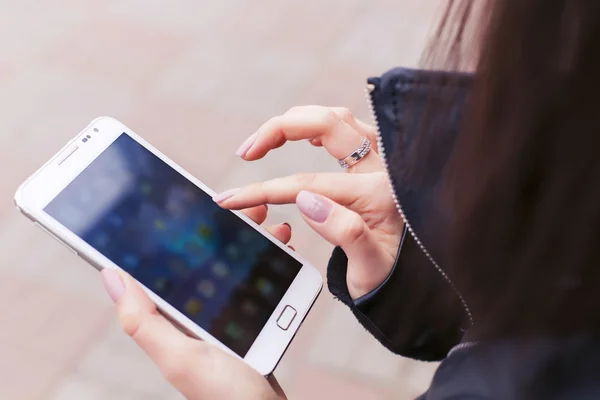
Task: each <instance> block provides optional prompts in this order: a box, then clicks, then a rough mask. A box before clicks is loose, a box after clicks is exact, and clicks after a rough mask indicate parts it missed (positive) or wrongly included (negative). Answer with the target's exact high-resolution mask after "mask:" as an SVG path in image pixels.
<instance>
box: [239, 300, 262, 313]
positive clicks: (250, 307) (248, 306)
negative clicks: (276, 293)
mask: <svg viewBox="0 0 600 400" xmlns="http://www.w3.org/2000/svg"><path fill="white" fill-rule="evenodd" d="M242 311H243V312H244V314H246V315H248V316H249V317H253V316H255V315H256V314H257V313H258V306H257V305H256V304H255V303H253V302H251V301H250V300H246V301H244V303H243V304H242Z"/></svg>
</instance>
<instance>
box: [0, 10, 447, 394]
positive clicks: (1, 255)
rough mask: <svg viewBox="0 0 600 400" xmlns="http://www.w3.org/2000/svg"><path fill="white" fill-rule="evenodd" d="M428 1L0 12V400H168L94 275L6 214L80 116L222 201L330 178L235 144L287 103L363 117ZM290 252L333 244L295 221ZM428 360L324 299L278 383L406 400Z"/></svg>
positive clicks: (413, 49) (321, 255) (323, 257)
mask: <svg viewBox="0 0 600 400" xmlns="http://www.w3.org/2000/svg"><path fill="white" fill-rule="evenodd" d="M443 5H444V2H443V1H441V0H419V1H414V0H379V1H365V0H326V1H323V0H320V1H317V0H312V1H280V0H279V1H276V0H254V1H244V0H218V1H210V2H209V1H198V0H169V1H167V0H86V1H81V0H55V1H43V0H18V1H17V0H0V171H1V172H0V321H1V322H0V399H2V400H4V399H7V400H13V399H16V400H20V399H54V400H75V399H76V400H81V399H85V400H94V399H114V400H118V399H167V400H170V399H179V398H181V396H180V395H179V394H178V393H177V392H176V391H175V390H174V389H173V388H171V387H170V386H169V384H168V383H166V382H165V380H164V379H163V378H162V377H161V376H160V374H159V372H158V370H157V368H156V367H155V366H154V365H153V364H152V363H151V362H150V360H149V359H148V358H147V357H146V356H145V355H144V354H143V353H141V351H140V350H138V349H137V348H136V347H135V345H134V344H133V343H132V342H131V341H130V340H129V338H127V337H126V336H125V335H124V334H123V333H121V331H120V330H119V327H118V325H117V322H116V316H115V312H114V308H113V306H112V304H111V301H110V300H109V298H108V296H107V295H106V294H105V293H104V291H103V289H102V285H101V282H100V279H99V275H98V274H97V272H96V271H95V270H94V269H93V268H91V267H89V266H88V265H86V264H85V263H84V262H83V261H81V260H79V259H78V258H76V257H75V256H73V255H71V254H70V253H69V252H68V251H66V250H65V249H64V248H63V247H61V246H59V245H57V244H56V243H55V242H54V241H53V240H52V239H51V238H50V237H49V236H47V235H45V234H44V233H42V232H41V231H39V230H38V229H37V228H35V227H34V225H33V224H32V223H31V222H29V221H28V220H26V219H25V218H23V217H22V216H20V215H19V214H18V213H17V212H16V210H15V208H14V206H13V201H12V197H13V194H14V191H15V189H16V188H17V186H18V185H19V184H20V183H21V182H22V181H23V180H25V179H26V178H27V177H28V176H29V175H30V174H31V173H33V172H34V171H35V170H36V169H37V168H39V167H40V166H41V165H42V164H43V163H44V162H45V161H46V160H47V159H48V158H49V157H50V156H52V155H53V154H54V153H55V152H56V151H57V150H58V149H60V148H61V147H62V146H63V145H64V144H65V143H66V142H67V140H68V139H70V138H71V137H72V136H74V135H75V134H77V133H78V132H79V131H80V130H81V129H82V128H84V127H85V126H86V124H87V123H88V122H90V121H91V120H92V119H93V118H95V117H98V116H101V115H109V116H112V117H115V118H117V119H119V120H121V121H123V122H124V123H125V124H127V125H128V126H129V127H130V128H132V129H133V130H134V131H135V132H136V133H138V134H140V135H141V136H143V137H144V138H146V139H147V140H149V141H150V142H151V143H153V144H154V145H155V146H156V147H158V148H159V149H160V150H162V151H163V152H165V153H166V154H167V155H168V156H170V157H171V158H172V159H174V160H175V161H176V162H178V163H180V164H181V165H182V166H183V167H184V168H186V169H187V170H188V171H190V172H191V173H192V174H194V175H195V176H196V177H198V178H199V179H200V180H202V181H204V182H205V183H207V184H208V185H209V186H211V187H213V188H214V189H215V190H217V191H220V190H224V189H227V188H230V187H236V186H239V185H243V184H246V183H250V182H253V181H257V180H263V179H267V178H272V177H276V176H280V175H286V174H292V173H295V172H301V171H338V168H339V167H338V166H337V163H336V162H335V160H332V159H331V158H330V157H329V156H328V155H327V153H326V152H325V151H324V150H322V149H317V148H312V147H311V146H310V145H308V144H307V143H290V144H287V145H286V146H284V147H283V148H282V149H280V150H277V151H275V152H273V153H272V154H269V155H268V156H267V157H266V158H265V159H264V160H261V161H258V162H254V163H252V164H248V163H245V162H243V161H241V160H240V159H238V158H237V157H236V156H235V155H234V152H235V150H236V149H237V147H238V145H239V144H240V143H241V142H242V141H243V140H244V139H245V138H246V137H247V136H249V135H250V134H251V133H253V132H254V131H255V130H256V129H257V128H258V127H259V126H260V125H261V123H262V122H264V121H266V120H267V119H268V118H270V117H272V116H274V115H277V114H280V113H283V112H285V111H286V110H287V109H288V108H289V107H291V106H293V105H302V104H323V105H330V106H346V107H348V108H350V109H351V110H352V111H353V113H354V114H355V115H356V116H358V117H360V118H364V120H366V121H370V117H369V113H368V108H367V103H366V100H365V95H364V87H365V80H366V78H367V77H368V76H372V75H378V74H381V73H382V72H384V71H385V70H387V69H389V68H391V67H393V66H398V65H404V66H415V65H416V63H417V61H418V59H419V55H420V52H421V50H422V49H423V47H424V45H425V41H426V38H427V34H428V33H429V32H430V27H431V23H432V21H433V19H434V18H435V16H436V15H437V13H438V12H439V10H438V8H439V7H441V6H443ZM270 210H271V212H270V216H269V221H271V222H283V221H288V222H289V223H290V224H291V225H292V227H293V230H294V237H293V239H292V244H293V245H294V246H295V248H296V249H297V251H298V252H299V253H301V254H302V255H303V256H304V257H306V258H307V259H308V260H310V261H311V262H312V263H313V264H314V265H315V266H317V267H318V268H319V269H320V270H321V271H323V272H324V271H325V267H326V263H327V260H328V257H329V253H330V251H331V247H330V246H329V245H328V244H327V243H326V242H324V241H323V240H322V239H321V238H320V237H319V236H317V235H316V234H314V233H313V232H312V231H311V230H310V229H309V228H308V227H307V226H306V225H305V224H304V223H303V221H302V220H301V218H300V217H299V215H298V213H297V212H296V210H295V208H294V207H271V209H270ZM435 368H436V365H435V364H425V363H417V362H413V361H409V360H406V359H403V358H400V357H396V356H394V355H392V354H390V353H388V352H387V351H386V350H385V349H384V348H383V347H382V346H381V345H380V344H379V343H378V342H376V341H375V340H374V339H372V338H371V337H370V336H369V335H368V334H366V333H365V331H364V330H363V329H362V328H361V327H360V326H359V325H358V323H357V322H355V320H354V318H353V317H352V316H351V315H350V313H349V312H348V311H347V309H346V308H345V307H343V306H341V305H340V304H339V303H338V302H337V301H335V300H334V299H333V298H332V296H331V294H330V293H329V292H328V291H327V290H324V291H323V293H322V295H321V297H320V299H319V300H318V303H317V305H316V306H315V307H314V308H313V312H312V313H311V314H310V315H309V316H308V318H307V320H306V322H305V324H304V325H303V328H302V329H301V331H300V332H299V334H298V336H297V339H296V340H295V341H294V342H293V343H292V345H291V347H290V349H289V351H288V352H287V353H286V355H285V357H284V359H283V361H282V362H281V364H280V366H279V367H278V369H277V371H276V376H277V377H278V379H279V380H280V383H281V385H282V386H283V387H284V389H285V390H286V392H287V394H288V397H289V398H290V399H347V400H353V399H361V400H380V399H381V400H386V399H411V398H414V397H415V396H416V395H418V394H420V393H421V392H422V391H423V390H424V389H425V388H426V387H427V385H428V383H429V380H430V379H431V375H432V373H433V371H434V370H435Z"/></svg>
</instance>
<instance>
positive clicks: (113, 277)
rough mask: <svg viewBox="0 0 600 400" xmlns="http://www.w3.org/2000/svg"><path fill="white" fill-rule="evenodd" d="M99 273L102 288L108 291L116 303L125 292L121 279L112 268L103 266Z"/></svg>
mask: <svg viewBox="0 0 600 400" xmlns="http://www.w3.org/2000/svg"><path fill="white" fill-rule="evenodd" d="M100 274H101V275H102V283H104V288H105V289H106V291H107V292H108V295H109V296H110V298H111V299H112V300H113V301H114V302H115V303H116V302H117V301H118V300H119V299H120V298H121V297H123V295H124V294H125V285H124V284H123V280H122V279H121V277H120V276H119V274H118V273H117V271H115V270H114V269H110V268H105V269H103V270H102V272H101V273H100Z"/></svg>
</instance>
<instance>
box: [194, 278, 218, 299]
mask: <svg viewBox="0 0 600 400" xmlns="http://www.w3.org/2000/svg"><path fill="white" fill-rule="evenodd" d="M196 289H198V293H200V294H201V295H202V296H204V297H206V298H207V299H210V298H212V297H214V295H215V293H216V292H217V288H216V287H215V285H214V284H213V283H212V282H211V281H207V280H203V281H200V283H199V284H198V286H197V287H196Z"/></svg>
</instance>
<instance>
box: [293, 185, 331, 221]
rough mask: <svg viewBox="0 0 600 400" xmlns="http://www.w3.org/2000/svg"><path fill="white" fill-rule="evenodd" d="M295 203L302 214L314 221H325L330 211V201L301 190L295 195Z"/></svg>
mask: <svg viewBox="0 0 600 400" xmlns="http://www.w3.org/2000/svg"><path fill="white" fill-rule="evenodd" d="M296 205H297V206H298V208H299V209H300V212H302V214H304V215H306V216H307V217H308V218H310V219H312V220H313V221H315V222H319V223H321V222H325V220H326V219H327V217H328V216H329V213H330V212H331V203H330V202H329V201H327V200H326V199H325V198H324V197H323V196H319V195H317V194H314V193H311V192H307V191H302V192H300V193H298V197H296Z"/></svg>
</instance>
